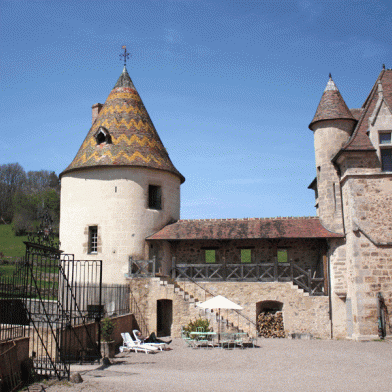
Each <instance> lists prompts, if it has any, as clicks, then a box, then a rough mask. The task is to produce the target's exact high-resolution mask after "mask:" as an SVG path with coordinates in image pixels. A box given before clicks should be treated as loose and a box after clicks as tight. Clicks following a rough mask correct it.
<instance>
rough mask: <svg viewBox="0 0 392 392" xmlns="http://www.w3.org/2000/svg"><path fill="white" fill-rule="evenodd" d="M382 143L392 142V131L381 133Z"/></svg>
mask: <svg viewBox="0 0 392 392" xmlns="http://www.w3.org/2000/svg"><path fill="white" fill-rule="evenodd" d="M380 144H391V132H387V133H380Z"/></svg>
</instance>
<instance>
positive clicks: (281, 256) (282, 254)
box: [278, 249, 288, 263]
mask: <svg viewBox="0 0 392 392" xmlns="http://www.w3.org/2000/svg"><path fill="white" fill-rule="evenodd" d="M287 261H288V258H287V249H278V263H287Z"/></svg>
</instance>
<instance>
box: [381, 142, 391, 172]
mask: <svg viewBox="0 0 392 392" xmlns="http://www.w3.org/2000/svg"><path fill="white" fill-rule="evenodd" d="M381 167H382V171H388V172H392V149H390V148H382V149H381Z"/></svg>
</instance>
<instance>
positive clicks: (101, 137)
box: [95, 127, 112, 145]
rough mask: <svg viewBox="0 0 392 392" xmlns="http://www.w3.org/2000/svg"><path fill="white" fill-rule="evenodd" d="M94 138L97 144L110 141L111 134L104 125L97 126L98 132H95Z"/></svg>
mask: <svg viewBox="0 0 392 392" xmlns="http://www.w3.org/2000/svg"><path fill="white" fill-rule="evenodd" d="M95 140H96V141H97V145H100V144H103V143H111V140H112V138H111V136H110V134H109V131H108V130H107V129H106V128H104V127H99V129H98V132H97V133H96V134H95Z"/></svg>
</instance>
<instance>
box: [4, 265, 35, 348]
mask: <svg viewBox="0 0 392 392" xmlns="http://www.w3.org/2000/svg"><path fill="white" fill-rule="evenodd" d="M26 296H27V294H26V267H25V263H24V261H23V262H22V263H19V264H18V266H17V268H16V270H15V272H14V274H13V275H11V276H0V341H6V340H13V339H17V338H20V337H24V336H26V335H27V333H28V330H29V316H28V314H27V310H26Z"/></svg>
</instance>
